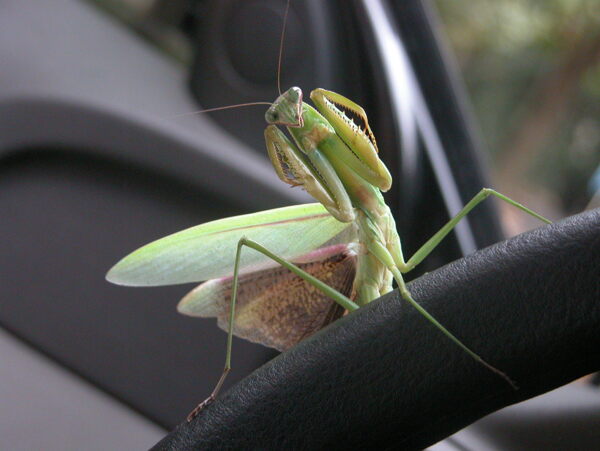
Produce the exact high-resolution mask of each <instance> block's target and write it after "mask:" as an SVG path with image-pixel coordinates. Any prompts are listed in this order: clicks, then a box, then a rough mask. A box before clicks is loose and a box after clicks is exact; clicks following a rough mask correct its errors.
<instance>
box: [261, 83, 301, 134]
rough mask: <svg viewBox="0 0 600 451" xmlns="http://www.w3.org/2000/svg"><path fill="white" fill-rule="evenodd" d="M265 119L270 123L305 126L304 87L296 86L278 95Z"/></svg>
mask: <svg viewBox="0 0 600 451" xmlns="http://www.w3.org/2000/svg"><path fill="white" fill-rule="evenodd" d="M265 119H266V121H267V122H268V123H269V124H275V125H284V126H286V127H303V126H304V120H303V118H302V89H300V88H298V87H296V86H294V87H292V88H290V89H288V90H287V91H285V92H284V93H283V94H281V95H280V96H279V97H277V100H275V102H273V105H271V107H270V108H269V109H268V110H267V112H266V113H265Z"/></svg>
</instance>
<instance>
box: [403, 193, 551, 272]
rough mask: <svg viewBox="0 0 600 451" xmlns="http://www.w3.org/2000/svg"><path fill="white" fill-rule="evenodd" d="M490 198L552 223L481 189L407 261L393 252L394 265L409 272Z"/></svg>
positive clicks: (512, 202) (509, 200)
mask: <svg viewBox="0 0 600 451" xmlns="http://www.w3.org/2000/svg"><path fill="white" fill-rule="evenodd" d="M490 196H494V197H497V198H498V199H500V200H502V201H504V202H506V203H508V204H510V205H512V206H514V207H516V208H518V209H519V210H521V211H523V212H525V213H527V214H529V215H531V216H533V217H534V218H536V219H539V220H540V221H543V222H545V223H547V224H551V223H552V221H550V220H548V219H546V218H544V217H543V216H541V215H539V214H537V213H536V212H534V211H533V210H530V209H529V208H527V207H525V206H524V205H522V204H520V203H519V202H516V201H514V200H512V199H511V198H509V197H507V196H505V195H504V194H501V193H499V192H498V191H494V190H493V189H490V188H483V189H482V190H481V191H479V193H477V194H476V195H475V196H474V197H473V198H472V199H471V200H470V201H469V202H468V203H467V204H466V205H465V206H464V207H463V208H462V210H461V211H459V212H458V213H457V215H456V216H454V217H453V218H452V219H450V221H448V222H447V223H446V224H445V225H444V226H443V227H442V228H441V229H440V230H438V231H437V233H436V234H435V235H433V236H432V237H431V238H429V240H427V242H426V243H425V244H423V246H421V247H420V248H419V250H417V252H415V253H414V255H413V256H412V257H410V258H409V259H408V261H406V262H404V260H403V258H402V254H401V252H393V254H394V255H393V257H394V260H395V261H396V265H397V266H398V268H399V269H400V271H401V272H403V273H406V272H409V271H410V270H412V269H413V268H414V267H415V266H417V265H418V264H419V263H421V262H422V261H423V260H424V259H425V257H427V256H428V255H429V254H430V253H431V252H432V251H433V250H434V249H435V248H436V247H437V245H438V244H440V242H441V241H442V240H443V239H444V238H445V237H446V235H448V233H450V232H451V231H452V229H454V227H455V226H456V224H458V223H459V221H460V220H461V219H462V218H464V217H465V216H466V215H467V214H469V212H470V211H471V210H473V208H475V207H476V206H477V205H479V204H480V203H481V202H483V201H484V200H485V199H487V198H488V197H490Z"/></svg>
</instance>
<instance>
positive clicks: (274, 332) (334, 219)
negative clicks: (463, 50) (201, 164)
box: [107, 2, 550, 420]
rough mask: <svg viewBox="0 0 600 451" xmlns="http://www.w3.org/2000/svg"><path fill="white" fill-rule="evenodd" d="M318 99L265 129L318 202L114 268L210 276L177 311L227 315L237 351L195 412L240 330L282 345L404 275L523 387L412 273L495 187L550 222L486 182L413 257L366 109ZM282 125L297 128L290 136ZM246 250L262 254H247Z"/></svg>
mask: <svg viewBox="0 0 600 451" xmlns="http://www.w3.org/2000/svg"><path fill="white" fill-rule="evenodd" d="M288 7H289V2H288ZM286 14H287V12H286ZM284 23H285V19H284ZM282 42H283V34H282ZM280 61H281V51H280ZM310 98H311V100H312V102H313V103H314V105H315V107H312V106H310V105H309V104H307V103H306V102H304V101H303V94H302V91H301V89H300V88H298V87H292V88H290V89H288V90H287V91H285V92H284V93H282V94H280V96H279V97H278V98H277V99H276V100H275V102H273V104H271V106H270V108H269V109H268V111H267V112H266V114H265V119H266V121H267V123H268V124H269V125H268V126H267V128H266V130H265V133H264V134H265V140H266V146H267V150H268V154H269V158H270V160H271V162H272V164H273V167H274V169H275V171H276V173H277V175H278V176H279V178H280V179H281V180H282V181H283V182H285V183H287V184H289V185H292V186H301V187H302V188H303V189H304V190H306V191H307V192H308V193H309V194H310V195H311V196H312V197H313V198H315V199H316V200H317V201H318V203H314V204H307V205H298V206H293V207H286V208H279V209H274V210H267V211H263V212H258V213H253V214H249V215H243V216H236V217H232V218H225V219H221V220H217V221H212V222H209V223H206V224H202V225H199V226H196V227H192V228H190V229H187V230H184V231H181V232H178V233H175V234H173V235H170V236H167V237H165V238H162V239H159V240H157V241H155V242H153V243H150V244H148V245H146V246H144V247H142V248H140V249H138V250H137V251H135V252H133V253H131V254H130V255H128V256H127V257H125V258H124V259H122V260H121V261H120V262H119V263H117V264H116V265H115V266H114V267H113V268H112V269H111V270H110V271H109V273H108V274H107V279H108V280H109V281H111V282H113V283H116V284H120V285H129V286H158V285H171V284H179V283H188V282H200V281H206V282H204V283H202V284H201V285H199V286H198V287H197V288H195V289H194V290H193V291H191V292H190V293H189V294H188V295H187V296H185V297H184V298H183V299H182V300H181V302H180V303H179V305H178V310H179V311H180V312H181V313H184V314H187V315H191V316H200V317H217V318H218V324H219V326H220V327H221V328H223V329H225V330H226V331H227V332H228V335H227V353H226V359H225V368H224V371H223V373H222V375H221V377H220V379H219V381H218V383H217V384H216V386H215V389H214V390H213V392H212V393H211V395H210V396H209V397H208V398H207V399H206V400H205V401H203V402H202V403H201V404H200V405H199V406H198V407H197V408H196V409H194V411H193V412H192V413H190V415H189V416H188V420H190V419H191V418H193V417H194V416H196V415H197V414H198V413H199V412H200V411H201V410H202V409H203V408H204V406H206V405H207V404H209V403H210V402H212V401H213V400H214V399H215V398H216V397H217V395H218V393H219V391H220V389H221V386H222V384H223V382H224V380H225V377H226V375H227V374H228V372H229V371H230V370H231V347H232V338H233V334H235V335H237V336H240V337H242V338H246V339H249V340H251V341H255V342H258V343H262V344H264V345H266V346H271V347H274V348H276V349H279V350H282V351H283V350H286V349H288V348H289V347H291V346H293V345H295V344H296V343H297V342H299V341H301V340H302V339H303V338H305V337H307V336H309V335H311V334H312V333H314V332H316V331H317V330H319V329H321V328H323V327H324V326H326V325H327V324H329V323H330V322H332V321H334V320H336V319H337V318H339V317H341V316H342V315H343V314H344V311H349V312H352V311H354V310H356V309H358V308H360V307H361V306H364V305H366V304H368V303H369V302H372V301H373V300H375V299H377V298H379V297H380V296H381V295H383V294H386V293H388V292H390V291H391V290H392V288H393V287H392V283H393V281H395V282H396V285H397V288H398V290H399V292H400V295H401V296H402V298H403V299H404V300H405V301H407V302H409V303H410V304H411V305H412V306H413V307H414V308H415V309H417V310H418V311H419V312H420V313H421V314H422V315H423V316H424V317H425V318H426V319H427V320H429V321H430V322H431V323H432V324H433V325H434V326H435V327H436V328H438V329H439V330H440V331H441V332H442V333H443V334H444V335H446V336H447V337H448V338H449V339H450V340H452V341H453V342H454V343H455V344H456V345H457V346H459V347H460V348H461V349H462V350H463V351H464V352H466V353H467V354H468V355H470V356H471V357H472V358H473V359H475V360H476V361H478V362H479V363H481V364H482V365H484V366H485V367H486V368H488V369H489V370H491V371H493V372H495V373H496V374H498V375H499V376H500V377H502V378H504V379H505V380H506V381H507V382H508V383H509V384H510V385H511V386H513V387H515V385H514V382H512V381H511V379H510V378H509V377H508V376H507V375H506V374H504V373H503V372H501V371H500V370H498V369H497V368H495V367H493V366H492V365H490V364H489V363H487V362H486V361H485V360H483V359H482V358H481V357H480V356H479V355H478V354H476V353H475V352H474V351H473V350H471V349H470V348H469V347H467V346H466V345H465V344H463V343H462V342H461V341H460V340H459V339H458V338H456V337H455V336H454V335H453V334H452V333H451V332H450V331H448V330H447V329H446V328H445V327H444V326H443V325H442V324H440V323H439V322H438V321H437V320H436V319H435V318H434V317H433V316H431V315H430V314H429V313H428V312H427V311H426V310H425V309H424V308H423V307H421V306H420V305H419V304H418V303H417V302H416V301H415V300H414V299H413V297H412V295H411V293H410V292H409V290H408V289H407V287H406V283H405V281H404V277H403V274H405V273H407V272H409V271H411V270H412V269H413V268H414V267H415V266H417V265H418V264H419V263H421V261H423V259H425V258H426V257H427V255H428V254H429V253H431V252H432V250H433V249H434V248H435V247H436V246H437V245H438V244H439V243H440V242H441V241H442V240H443V239H444V237H445V236H446V235H447V234H448V233H450V232H451V231H452V229H453V228H454V227H455V226H456V224H457V223H458V222H459V221H460V220H461V219H462V218H463V217H465V216H466V215H467V214H468V213H469V212H470V211H471V210H472V209H473V208H475V206H477V205H478V204H479V203H480V202H482V201H483V200H485V199H486V198H488V197H489V196H494V197H496V198H498V199H501V200H502V201H505V202H507V203H509V204H510V205H513V206H515V207H517V208H519V209H520V210H522V211H524V212H525V213H528V214H530V215H532V216H534V217H536V218H538V219H539V220H541V221H543V222H546V223H550V221H548V220H547V219H546V218H544V217H542V216H540V215H538V214H537V213H535V212H533V211H532V210H530V209H528V208H527V207H525V206H523V205H521V204H519V203H518V202H515V201H514V200H512V199H510V198H508V197H506V196H504V195H503V194H500V193H498V192H496V191H494V190H492V189H488V188H484V189H482V190H481V191H480V192H479V193H478V194H477V195H475V196H474V197H473V198H472V199H471V201H469V202H468V203H467V204H466V205H465V206H464V208H463V209H462V210H461V211H460V212H459V213H458V214H457V215H456V216H455V217H453V218H452V219H450V220H449V221H448V222H447V223H446V225H444V226H443V227H442V228H441V229H440V230H439V231H438V232H437V233H436V234H434V235H433V236H432V237H431V238H430V239H429V240H428V241H427V242H426V243H425V244H423V245H422V246H421V248H420V249H418V250H417V251H416V252H415V254H414V255H413V256H411V257H410V258H408V259H405V258H404V256H403V254H402V246H401V243H400V237H399V236H398V233H397V231H396V225H395V222H394V218H393V217H392V214H391V212H390V209H389V207H388V206H387V205H386V204H385V201H384V199H383V196H382V194H381V193H382V192H385V191H387V190H389V189H390V187H391V184H392V178H391V176H390V173H389V171H388V170H387V168H386V166H385V164H384V163H383V162H382V161H381V160H380V159H379V156H378V149H377V144H376V141H375V137H374V135H373V133H372V131H371V128H370V126H369V122H368V119H367V116H366V114H365V112H364V110H363V109H362V108H361V107H360V106H359V105H357V104H356V103H354V102H352V101H351V100H349V99H347V98H345V97H343V96H342V95H340V94H337V93H334V92H331V91H326V90H324V89H315V90H314V91H312V92H311V94H310ZM278 126H282V127H286V128H287V131H288V133H289V135H290V136H291V139H290V138H288V136H287V135H286V134H284V132H283V131H282V130H281V129H280V128H279V127H278ZM244 247H248V248H250V249H253V250H254V251H255V252H242V251H243V248H244ZM232 266H233V276H232V275H231V274H232Z"/></svg>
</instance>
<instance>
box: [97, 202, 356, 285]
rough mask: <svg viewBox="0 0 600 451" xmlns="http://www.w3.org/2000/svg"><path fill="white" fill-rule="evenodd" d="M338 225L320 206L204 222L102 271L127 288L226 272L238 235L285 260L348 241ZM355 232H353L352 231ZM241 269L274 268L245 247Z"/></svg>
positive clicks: (343, 228)
mask: <svg viewBox="0 0 600 451" xmlns="http://www.w3.org/2000/svg"><path fill="white" fill-rule="evenodd" d="M349 227H350V223H342V222H339V221H338V220H336V219H335V218H334V217H333V216H331V215H330V214H329V213H328V212H327V210H325V208H324V207H323V206H322V205H321V204H319V203H314V204H305V205H294V206H292V207H285V208H276V209H273V210H266V211H261V212H258V213H252V214H248V215H241V216H234V217H231V218H225V219H219V220H217V221H211V222H207V223H206V224H201V225H198V226H195V227H191V228H189V229H186V230H183V231H181V232H178V233H174V234H173V235H169V236H166V237H164V238H161V239H159V240H157V241H154V242H152V243H150V244H147V245H146V246H143V247H141V248H140V249H138V250H136V251H134V252H132V253H131V254H129V255H128V256H127V257H125V258H123V259H122V260H121V261H120V262H118V263H117V264H116V265H115V266H114V267H113V268H112V269H111V270H110V271H109V272H108V274H107V275H106V279H107V280H108V281H109V282H112V283H115V284H118V285H129V286H159V285H175V284H180V283H188V282H200V281H203V280H208V279H215V278H218V277H223V276H226V275H229V274H231V273H232V271H233V263H234V259H235V252H236V247H237V243H238V241H239V239H240V238H241V237H246V238H249V239H252V240H254V241H257V242H259V243H260V244H261V245H263V246H264V247H266V248H267V249H269V250H271V251H272V252H274V253H276V254H278V255H280V256H282V257H283V258H286V259H291V258H294V257H297V256H300V255H304V254H306V253H308V252H310V251H311V250H314V249H317V248H319V247H321V246H323V245H325V244H332V243H336V242H342V241H351V239H349V238H348V232H346V233H343V234H342V232H344V231H347V230H348V229H349ZM350 233H353V232H350ZM240 264H241V268H242V272H248V270H251V271H256V270H259V269H262V268H265V267H268V266H272V260H270V259H269V258H268V257H266V256H264V255H263V254H260V253H258V252H255V251H253V250H250V249H246V250H245V251H244V252H243V253H242V259H241V262H240Z"/></svg>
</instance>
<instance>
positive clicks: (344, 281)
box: [177, 244, 356, 351]
mask: <svg viewBox="0 0 600 451" xmlns="http://www.w3.org/2000/svg"><path fill="white" fill-rule="evenodd" d="M294 263H295V264H297V265H298V266H299V267H300V268H301V269H303V270H304V271H306V272H308V273H309V274H310V275H312V276H314V277H316V278H317V279H319V280H321V281H322V282H325V283H326V284H327V285H329V286H331V287H332V288H334V289H336V290H338V291H339V292H340V293H342V294H344V295H345V296H349V297H350V296H351V295H352V285H353V282H354V277H355V274H356V253H355V252H354V250H353V249H352V247H351V245H350V246H349V245H346V244H337V245H332V246H327V247H324V248H321V249H318V250H316V251H312V252H310V253H309V254H307V255H304V256H302V257H301V258H298V259H295V260H294ZM238 283H239V285H238V296H237V304H236V308H235V320H234V323H233V333H234V334H235V335H237V336H238V337H240V338H245V339H247V340H250V341H253V342H255V343H260V344H262V345H265V346H269V347H272V348H275V349H278V350H280V351H285V350H286V349H288V348H290V347H292V346H293V345H295V344H296V343H298V342H299V341H301V340H303V339H304V338H306V337H308V336H309V335H312V334H313V333H314V332H316V331H318V330H319V329H321V328H323V327H325V326H326V325H327V324H329V323H331V322H333V321H335V320H336V319H338V318H339V317H341V316H342V315H343V313H344V309H343V308H342V307H341V306H340V305H338V304H336V303H335V302H334V301H332V300H331V298H329V297H327V296H326V295H324V294H323V293H321V292H320V291H319V290H317V289H315V287H314V286H312V285H311V284H309V283H308V282H307V281H306V280H303V279H301V278H300V277H299V276H297V275H296V274H294V273H292V272H291V271H290V270H288V269H287V268H284V267H282V266H276V267H274V268H270V269H265V270H261V271H255V272H252V273H249V274H244V275H242V276H240V277H239V279H238ZM232 285H233V277H231V276H228V277H222V278H220V279H214V280H209V281H208V282H204V283H203V284H201V285H199V286H198V287H196V288H195V289H194V290H192V291H191V292H190V293H189V294H188V295H187V296H186V297H184V298H183V299H182V300H181V302H180V303H179V305H178V307H177V309H178V310H179V312H180V313H183V314H185V315H190V316H199V317H204V318H207V317H216V318H217V321H218V325H219V327H220V328H221V329H223V330H225V331H227V330H228V328H229V311H230V308H231V291H232Z"/></svg>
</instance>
